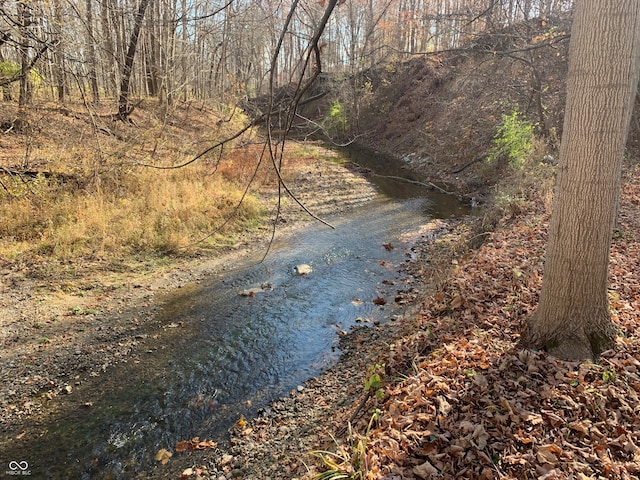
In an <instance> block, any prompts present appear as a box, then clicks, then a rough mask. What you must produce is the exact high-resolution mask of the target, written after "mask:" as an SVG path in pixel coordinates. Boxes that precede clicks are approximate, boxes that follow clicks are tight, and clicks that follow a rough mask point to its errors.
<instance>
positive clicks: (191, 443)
mask: <svg viewBox="0 0 640 480" xmlns="http://www.w3.org/2000/svg"><path fill="white" fill-rule="evenodd" d="M217 447H218V444H217V443H216V442H214V441H211V440H200V438H199V437H194V438H192V439H191V440H182V441H180V442H178V443H176V448H175V451H176V453H184V452H192V451H195V450H212V449H214V448H217Z"/></svg>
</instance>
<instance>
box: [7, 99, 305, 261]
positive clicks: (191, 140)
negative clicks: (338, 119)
mask: <svg viewBox="0 0 640 480" xmlns="http://www.w3.org/2000/svg"><path fill="white" fill-rule="evenodd" d="M3 107H6V108H4V110H3V113H2V114H0V116H2V118H0V120H1V122H0V123H2V124H3V125H4V126H5V130H7V128H6V126H7V125H10V123H11V121H12V119H13V118H15V116H16V115H17V113H16V112H15V110H12V106H11V105H8V104H6V105H3ZM108 113H109V111H108V109H106V108H105V109H104V110H89V109H87V108H85V107H84V106H82V105H70V106H66V107H65V108H59V107H57V106H52V105H40V106H38V107H34V108H33V109H32V110H30V111H29V112H28V115H29V122H28V126H27V127H26V128H23V129H22V130H20V131H17V130H13V131H8V132H6V133H5V134H4V135H3V136H2V137H0V142H1V145H0V146H1V147H2V148H1V149H0V169H4V170H0V181H1V182H2V185H0V258H2V259H3V260H4V261H5V262H7V261H8V262H15V261H27V259H28V261H29V262H31V261H34V260H37V259H53V260H57V261H73V260H74V259H78V258H88V259H104V258H117V257H131V256H142V257H144V256H149V255H163V256H164V255H185V254H193V253H197V252H199V251H202V250H207V249H211V248H217V247H220V246H224V245H228V244H231V243H234V242H235V241H236V237H237V235H238V234H239V233H241V232H243V231H246V230H247V229H251V228H254V227H256V226H257V225H259V224H260V222H261V220H262V219H263V218H264V216H265V214H266V212H265V209H264V208H263V207H262V206H261V204H260V202H259V200H258V199H257V193H258V192H260V191H264V190H265V189H270V188H273V186H274V185H275V184H276V181H277V177H276V175H275V173H274V171H273V168H272V166H271V162H270V161H269V160H268V159H267V158H263V160H262V161H260V158H261V154H262V152H263V147H262V145H260V142H259V141H258V140H256V139H255V135H254V133H253V132H248V133H247V134H246V135H244V136H243V137H240V138H239V139H237V140H235V141H234V143H232V144H229V145H227V146H225V149H224V151H223V152H222V154H221V152H220V151H219V150H215V151H213V152H211V153H209V154H207V155H206V156H204V157H203V158H202V159H200V160H198V161H197V162H194V163H192V164H190V165H189V166H186V167H184V168H179V169H157V168H151V167H149V166H143V165H155V166H161V167H167V166H171V165H179V164H182V163H185V162H188V161H189V160H191V159H192V158H193V156H194V155H195V154H198V153H200V152H202V151H203V150H205V149H206V148H207V147H209V146H210V145H212V144H215V143H216V142H217V141H219V140H221V139H223V138H226V137H228V136H229V135H230V134H231V133H233V132H234V131H236V130H237V129H238V128H239V127H240V126H243V125H244V124H245V122H246V118H244V117H243V115H242V114H241V113H240V112H239V111H237V110H234V109H233V108H230V107H226V108H223V109H218V110H215V109H212V108H203V107H202V106H198V107H197V108H196V107H195V106H194V105H183V106H181V107H180V108H174V109H173V110H172V111H166V110H163V109H162V108H160V107H159V106H155V105H153V104H150V105H148V106H147V107H146V108H139V109H137V110H136V111H135V112H134V115H133V121H134V122H135V123H134V125H125V124H123V123H121V122H114V121H113V120H111V118H110V117H109V115H108ZM295 153H296V154H298V153H300V152H295ZM301 164H302V165H303V164H304V162H301ZM296 165H297V163H294V162H290V161H287V162H286V166H287V168H286V169H285V173H286V174H288V175H291V172H294V171H295V170H296V169H297V167H296ZM10 172H30V173H29V175H26V174H18V173H10ZM34 172H39V173H38V174H37V175H35V173H34ZM34 175H35V176H34ZM249 185H251V186H250V188H247V187H248V186H249ZM228 219H231V220H230V221H228ZM214 232H215V233H214Z"/></svg>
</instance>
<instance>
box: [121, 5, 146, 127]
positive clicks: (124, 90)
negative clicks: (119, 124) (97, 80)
mask: <svg viewBox="0 0 640 480" xmlns="http://www.w3.org/2000/svg"><path fill="white" fill-rule="evenodd" d="M150 1H151V0H140V5H139V6H138V11H137V12H136V17H135V22H134V25H133V32H131V38H130V39H129V48H128V50H127V54H126V55H125V58H124V67H123V69H122V81H121V82H120V99H119V100H118V119H120V120H123V121H124V120H126V119H127V117H128V116H129V114H130V113H131V109H130V108H129V84H130V81H131V72H132V71H133V59H134V58H135V56H136V48H137V47H138V38H139V37H140V29H141V28H142V20H143V18H144V12H145V11H146V10H147V6H148V5H149V2H150Z"/></svg>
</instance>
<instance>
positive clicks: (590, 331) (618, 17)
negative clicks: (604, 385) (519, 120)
mask: <svg viewBox="0 0 640 480" xmlns="http://www.w3.org/2000/svg"><path fill="white" fill-rule="evenodd" d="M639 31H640V2H638V1H637V0H621V1H617V2H603V1H602V0H581V1H580V2H579V3H578V5H577V10H576V16H575V19H574V24H573V29H572V33H571V46H570V53H569V74H568V78H567V105H566V110H565V118H564V128H563V134H562V143H561V147H560V166H559V171H558V179H557V184H556V192H555V198H554V204H553V212H552V216H551V226H550V232H549V245H548V247H547V254H546V264H545V272H544V277H543V282H542V293H541V297H540V303H539V306H538V308H537V310H536V312H535V313H534V314H533V315H532V317H531V318H530V319H529V321H528V323H527V325H526V327H525V330H524V332H523V336H522V343H523V345H524V346H530V347H536V348H544V349H546V350H547V351H549V352H550V353H552V354H553V355H555V356H558V357H560V358H565V359H573V360H586V359H593V358H595V357H597V356H598V355H599V354H600V353H601V352H602V351H603V350H605V349H608V348H610V347H612V346H613V344H614V339H615V333H616V329H615V326H614V324H613V323H612V321H611V318H610V314H609V302H608V299H607V279H608V264H609V250H610V246H611V238H612V233H613V226H614V223H615V215H616V206H617V202H618V197H619V192H620V177H621V170H622V157H623V154H624V148H625V142H626V138H627V133H628V130H629V122H630V118H631V111H632V106H633V100H634V97H635V91H636V85H637V83H638V56H639V53H640V42H639V38H640V37H639V36H638V35H637V32H639Z"/></svg>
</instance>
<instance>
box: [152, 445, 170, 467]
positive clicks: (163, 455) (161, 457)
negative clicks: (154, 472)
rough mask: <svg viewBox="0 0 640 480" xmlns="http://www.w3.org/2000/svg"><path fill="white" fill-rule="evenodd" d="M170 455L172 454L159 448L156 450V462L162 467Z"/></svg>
mask: <svg viewBox="0 0 640 480" xmlns="http://www.w3.org/2000/svg"><path fill="white" fill-rule="evenodd" d="M172 455H173V453H171V452H170V451H169V450H166V449H164V448H161V449H160V450H158V453H156V461H157V462H160V463H162V465H166V464H167V462H168V461H169V459H170V458H171V456H172Z"/></svg>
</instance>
